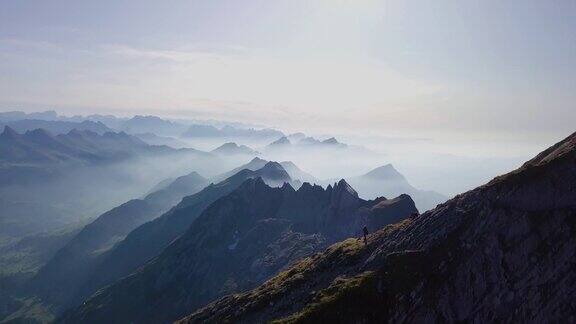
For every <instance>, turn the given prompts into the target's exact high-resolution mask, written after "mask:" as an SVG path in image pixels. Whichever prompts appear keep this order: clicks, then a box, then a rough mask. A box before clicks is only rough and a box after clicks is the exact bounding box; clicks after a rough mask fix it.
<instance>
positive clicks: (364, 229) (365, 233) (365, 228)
mask: <svg viewBox="0 0 576 324" xmlns="http://www.w3.org/2000/svg"><path fill="white" fill-rule="evenodd" d="M362 232H363V233H364V245H367V244H368V239H367V238H366V236H368V227H366V226H364V228H363V229H362Z"/></svg>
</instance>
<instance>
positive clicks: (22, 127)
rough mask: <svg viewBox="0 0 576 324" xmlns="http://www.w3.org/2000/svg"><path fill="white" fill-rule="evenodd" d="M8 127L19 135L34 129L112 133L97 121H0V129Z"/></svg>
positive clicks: (60, 132) (56, 132) (60, 131)
mask: <svg viewBox="0 0 576 324" xmlns="http://www.w3.org/2000/svg"><path fill="white" fill-rule="evenodd" d="M4 127H10V128H12V129H14V130H15V131H17V132H19V133H25V132H27V131H32V130H35V129H39V128H41V129H44V130H46V131H48V132H50V133H52V134H55V135H58V134H66V133H68V132H70V131H71V130H73V129H77V130H80V131H90V132H94V133H97V134H100V135H101V134H104V133H107V132H113V130H112V129H110V128H108V127H107V126H106V125H104V124H103V123H101V122H99V121H92V120H83V121H78V122H74V121H63V120H42V119H22V120H13V121H6V122H3V121H2V120H0V129H3V128H4Z"/></svg>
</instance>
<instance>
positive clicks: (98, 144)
mask: <svg viewBox="0 0 576 324" xmlns="http://www.w3.org/2000/svg"><path fill="white" fill-rule="evenodd" d="M169 150H170V149H169V148H168V147H160V146H150V145H148V144H146V143H144V142H143V141H141V140H139V139H138V138H136V137H133V136H130V135H128V134H126V133H114V132H106V133H104V134H102V135H100V134H98V133H95V132H91V131H80V130H77V129H73V130H71V131H69V132H68V133H66V134H59V135H52V134H51V133H50V132H48V131H47V130H45V129H41V128H39V129H35V130H31V131H27V132H26V133H24V134H19V133H17V132H16V131H15V130H13V129H12V128H10V127H5V128H4V131H3V132H2V133H1V134H0V161H2V162H4V163H59V162H68V161H78V162H98V161H107V160H112V161H113V160H118V159H121V158H127V157H130V156H133V155H134V154H143V153H152V152H165V151H169Z"/></svg>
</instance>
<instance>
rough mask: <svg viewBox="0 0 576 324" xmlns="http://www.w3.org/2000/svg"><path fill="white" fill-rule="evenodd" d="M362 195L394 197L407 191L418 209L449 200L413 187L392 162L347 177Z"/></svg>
mask: <svg viewBox="0 0 576 324" xmlns="http://www.w3.org/2000/svg"><path fill="white" fill-rule="evenodd" d="M346 180H347V181H348V182H350V184H351V185H352V186H354V188H356V190H358V193H359V194H360V196H362V197H364V198H366V199H374V198H376V197H379V196H382V195H384V196H386V197H394V196H396V195H399V194H402V193H405V194H408V195H410V197H412V199H414V202H416V207H418V210H421V211H426V210H429V209H432V208H434V207H436V206H437V205H438V204H440V203H442V202H445V201H446V200H448V197H446V196H444V195H442V194H440V193H437V192H434V191H428V190H420V189H417V188H415V187H413V186H412V185H411V184H410V183H409V182H408V181H407V180H406V178H405V177H404V176H403V175H402V174H401V173H400V172H398V171H397V170H396V169H395V168H394V166H392V164H386V165H383V166H381V167H378V168H376V169H374V170H372V171H370V172H368V173H366V174H364V175H361V176H358V177H352V178H347V179H346Z"/></svg>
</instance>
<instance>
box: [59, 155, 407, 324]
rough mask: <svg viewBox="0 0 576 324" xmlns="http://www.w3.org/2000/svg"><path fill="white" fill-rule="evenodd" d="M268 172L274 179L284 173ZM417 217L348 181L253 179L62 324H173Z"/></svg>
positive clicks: (403, 200) (403, 204) (402, 203)
mask: <svg viewBox="0 0 576 324" xmlns="http://www.w3.org/2000/svg"><path fill="white" fill-rule="evenodd" d="M266 166H268V169H270V170H268V171H270V172H271V173H272V174H276V173H277V172H278V170H279V169H280V168H281V166H280V165H279V164H277V163H273V162H269V163H267V164H266ZM271 167H273V168H271ZM265 168H266V167H265ZM245 171H248V170H245ZM183 203H184V202H183ZM186 208H187V207H183V208H180V209H176V212H180V213H183V212H184V211H185V210H186ZM188 208H189V207H188ZM415 212H417V210H416V208H415V206H414V203H413V202H412V200H411V199H410V197H409V196H401V197H398V198H397V199H396V200H393V201H387V200H386V199H384V198H382V199H379V200H375V201H366V200H362V199H360V198H358V195H357V193H356V192H355V191H354V190H353V189H352V187H350V185H348V184H347V183H346V182H345V181H344V180H341V181H340V182H338V183H337V184H334V186H332V185H330V186H328V187H327V188H326V189H323V188H322V187H320V186H317V185H316V186H313V185H310V184H308V183H304V184H303V185H302V186H301V187H300V188H299V189H298V190H294V189H293V188H292V187H291V186H290V185H289V184H284V185H283V186H282V187H270V186H268V185H267V184H266V183H265V182H264V181H263V180H262V178H261V177H260V176H258V177H252V178H250V179H248V180H245V181H243V182H242V184H240V185H239V186H238V187H237V188H236V189H235V190H233V191H231V192H230V193H229V194H227V195H225V196H222V197H221V198H219V199H217V200H215V201H214V202H213V203H212V204H211V205H210V206H209V207H207V208H206V209H205V210H204V211H203V212H202V213H201V214H200V215H198V216H197V218H196V219H195V220H194V221H193V222H192V223H191V224H190V226H189V228H188V230H187V231H186V232H184V233H183V234H182V235H181V236H180V237H179V238H178V239H177V240H176V241H174V242H173V243H172V244H170V245H169V246H168V247H166V249H164V251H162V253H160V254H159V255H158V256H157V257H156V258H154V259H153V260H152V261H150V262H149V263H147V264H146V265H145V266H144V267H142V268H140V269H138V270H137V271H136V272H134V273H132V274H131V275H130V276H127V277H124V278H123V279H121V280H119V281H118V282H116V283H114V284H113V285H111V286H109V287H107V288H104V289H102V290H100V291H98V292H97V293H96V294H95V295H93V296H92V297H91V298H90V299H88V300H87V301H86V302H84V303H83V304H82V305H80V306H79V307H78V308H76V309H74V310H72V311H70V312H68V313H66V314H65V315H64V316H63V317H62V318H61V319H60V321H59V322H65V323H77V322H84V323H98V322H103V321H106V322H110V323H126V322H138V323H158V322H168V321H171V320H174V319H177V318H179V317H180V316H182V315H183V314H185V313H186V312H187V311H189V310H190V309H195V308H197V307H200V306H202V305H204V304H206V303H207V302H209V301H210V300H213V299H215V298H217V297H219V296H222V295H224V294H227V293H231V292H237V291H242V290H245V289H249V288H251V287H254V286H255V285H257V284H258V283H261V282H263V281H264V280H266V279H267V278H269V277H270V276H272V275H274V274H275V273H277V272H278V271H280V270H281V269H283V268H285V267H286V266H288V265H289V264H291V263H292V262H294V261H296V260H298V259H300V258H302V257H304V256H306V255H310V254H311V253H313V252H315V251H318V250H320V249H323V248H325V247H326V246H327V245H328V244H331V243H333V242H337V241H339V240H342V239H344V238H347V237H355V236H358V235H360V233H361V229H362V227H363V226H368V227H370V230H372V231H374V230H376V229H377V228H378V227H381V226H383V225H385V224H388V223H390V222H396V221H398V220H401V219H404V218H406V217H408V216H409V215H411V214H413V213H415ZM354 240H356V241H357V240H358V239H354ZM358 242H359V243H358V244H362V243H360V241H358Z"/></svg>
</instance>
